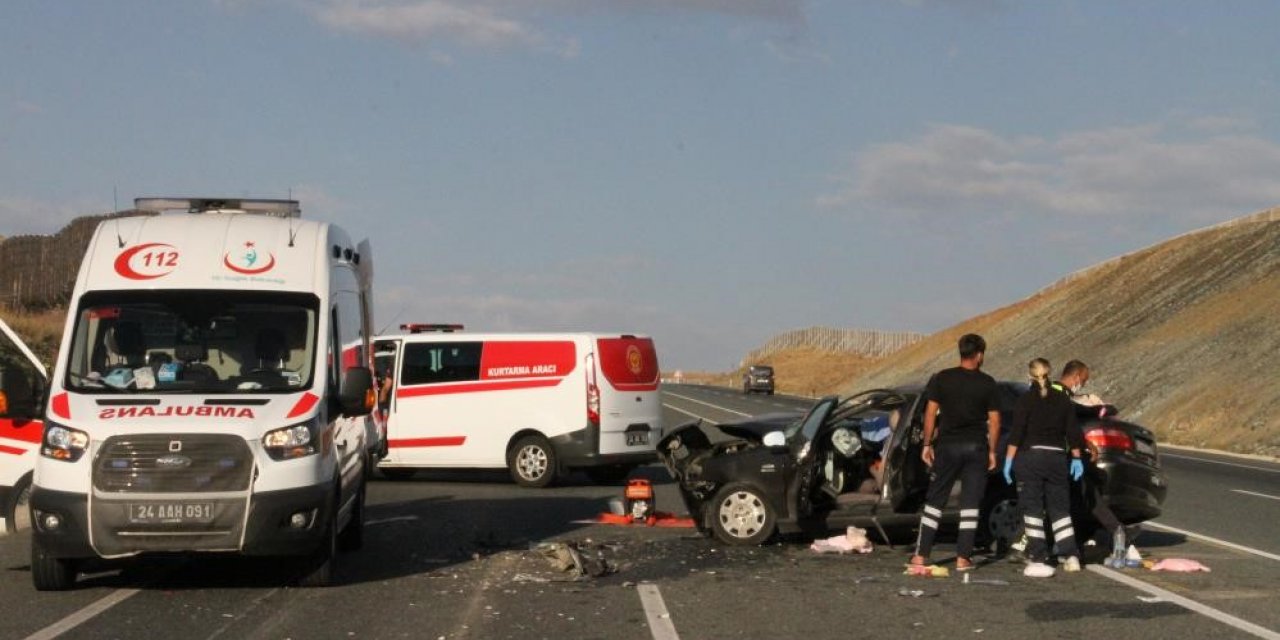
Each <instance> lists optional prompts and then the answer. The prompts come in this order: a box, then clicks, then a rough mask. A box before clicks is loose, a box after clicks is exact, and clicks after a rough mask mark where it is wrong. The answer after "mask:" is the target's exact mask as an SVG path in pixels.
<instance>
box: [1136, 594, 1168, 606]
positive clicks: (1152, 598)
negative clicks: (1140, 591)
mask: <svg viewBox="0 0 1280 640" xmlns="http://www.w3.org/2000/svg"><path fill="white" fill-rule="evenodd" d="M1138 599H1139V600H1141V601H1143V602H1146V603H1147V604H1155V603H1157V602H1164V598H1161V597H1160V596H1138Z"/></svg>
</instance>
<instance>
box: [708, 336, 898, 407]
mask: <svg viewBox="0 0 1280 640" xmlns="http://www.w3.org/2000/svg"><path fill="white" fill-rule="evenodd" d="M878 362H880V359H879V358H869V357H866V356H860V355H857V354H852V353H832V352H829V351H822V350H819V349H813V348H803V347H801V348H796V349H784V350H781V351H777V352H774V353H773V354H771V355H770V356H769V357H767V358H763V359H761V360H760V361H758V362H753V363H751V364H757V365H769V366H771V367H773V377H774V384H775V385H776V390H777V392H778V393H785V394H788V395H797V396H820V395H825V394H828V393H835V392H836V389H837V388H838V387H839V385H840V384H841V383H843V382H845V381H847V380H849V379H850V378H855V377H858V376H860V375H862V373H863V372H865V371H866V370H867V369H869V368H870V367H871V366H873V365H875V364H876V363H878ZM744 371H745V369H737V370H734V371H730V372H727V373H707V372H693V373H685V380H686V381H688V382H696V383H700V384H710V385H716V386H722V387H731V388H734V389H738V388H741V386H742V374H743V372H744Z"/></svg>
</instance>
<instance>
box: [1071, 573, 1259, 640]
mask: <svg viewBox="0 0 1280 640" xmlns="http://www.w3.org/2000/svg"><path fill="white" fill-rule="evenodd" d="M1085 568H1086V569H1088V570H1090V571H1092V572H1094V573H1096V574H1098V575H1100V576H1102V577H1104V578H1110V579H1112V580H1115V581H1116V582H1119V583H1120V584H1124V585H1128V586H1130V587H1133V588H1134V589H1137V590H1139V591H1145V592H1147V593H1149V594H1151V595H1153V596H1156V597H1158V598H1160V599H1161V600H1164V601H1166V602H1172V603H1173V604H1176V605H1178V606H1180V607H1182V608H1184V609H1189V610H1191V611H1194V612H1196V613H1198V614H1200V615H1202V616H1208V617H1210V618H1213V619H1214V620H1217V621H1218V622H1221V623H1223V624H1227V625H1230V626H1232V627H1235V628H1236V629H1239V630H1241V631H1243V632H1245V633H1249V634H1252V635H1255V636H1258V637H1259V638H1266V639H1267V640H1280V633H1276V632H1275V631H1272V630H1270V629H1267V628H1266V627H1262V626H1259V625H1256V624H1254V623H1252V622H1249V621H1248V620H1242V619H1240V618H1237V617H1235V616H1233V615H1231V614H1229V613H1225V612H1223V611H1219V610H1217V609H1214V608H1213V607H1210V606H1208V605H1205V604H1201V603H1199V602H1196V601H1195V600H1192V599H1190V598H1185V597H1183V596H1180V595H1178V594H1176V593H1174V592H1172V591H1168V590H1166V589H1161V588H1160V587H1157V586H1155V585H1153V584H1150V583H1148V582H1143V581H1141V580H1139V579H1137V578H1131V577H1129V576H1126V575H1124V574H1123V573H1120V572H1119V571H1115V570H1112V569H1108V568H1106V567H1103V566H1101V565H1096V564H1091V565H1088V566H1087V567H1085Z"/></svg>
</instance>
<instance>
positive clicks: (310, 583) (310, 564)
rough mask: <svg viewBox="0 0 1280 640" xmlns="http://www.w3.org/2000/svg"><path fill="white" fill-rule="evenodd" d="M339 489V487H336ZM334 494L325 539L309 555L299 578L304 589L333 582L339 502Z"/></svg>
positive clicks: (336, 554)
mask: <svg viewBox="0 0 1280 640" xmlns="http://www.w3.org/2000/svg"><path fill="white" fill-rule="evenodd" d="M334 491H335V492H336V491H337V487H336V486H335V487H334ZM337 502H338V500H337V495H336V493H335V496H334V505H333V508H332V509H330V510H329V521H328V522H326V523H325V525H324V539H323V540H322V541H321V542H320V546H319V548H317V549H316V550H315V551H314V552H312V554H311V555H310V556H307V558H306V560H305V561H304V562H305V564H304V565H303V566H304V569H303V573H302V576H301V577H299V578H298V586H299V587H302V588H304V589H315V588H321V587H328V586H330V585H332V584H333V568H334V565H335V564H337V557H338V504H337Z"/></svg>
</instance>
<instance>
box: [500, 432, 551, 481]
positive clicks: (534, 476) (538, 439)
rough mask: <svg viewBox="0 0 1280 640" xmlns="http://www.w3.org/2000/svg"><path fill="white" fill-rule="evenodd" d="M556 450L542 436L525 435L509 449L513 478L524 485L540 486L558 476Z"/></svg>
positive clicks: (509, 462) (508, 466) (508, 455)
mask: <svg viewBox="0 0 1280 640" xmlns="http://www.w3.org/2000/svg"><path fill="white" fill-rule="evenodd" d="M556 464H557V461H556V452H555V449H552V448H551V443H550V442H547V439H546V438H544V437H542V436H525V437H523V438H520V439H519V440H516V443H515V444H514V445H512V446H511V449H510V450H509V451H507V468H508V469H510V470H511V479H512V480H515V481H516V484H518V485H520V486H522V487H533V488H540V487H545V486H547V485H549V484H551V481H552V480H555V477H556Z"/></svg>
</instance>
